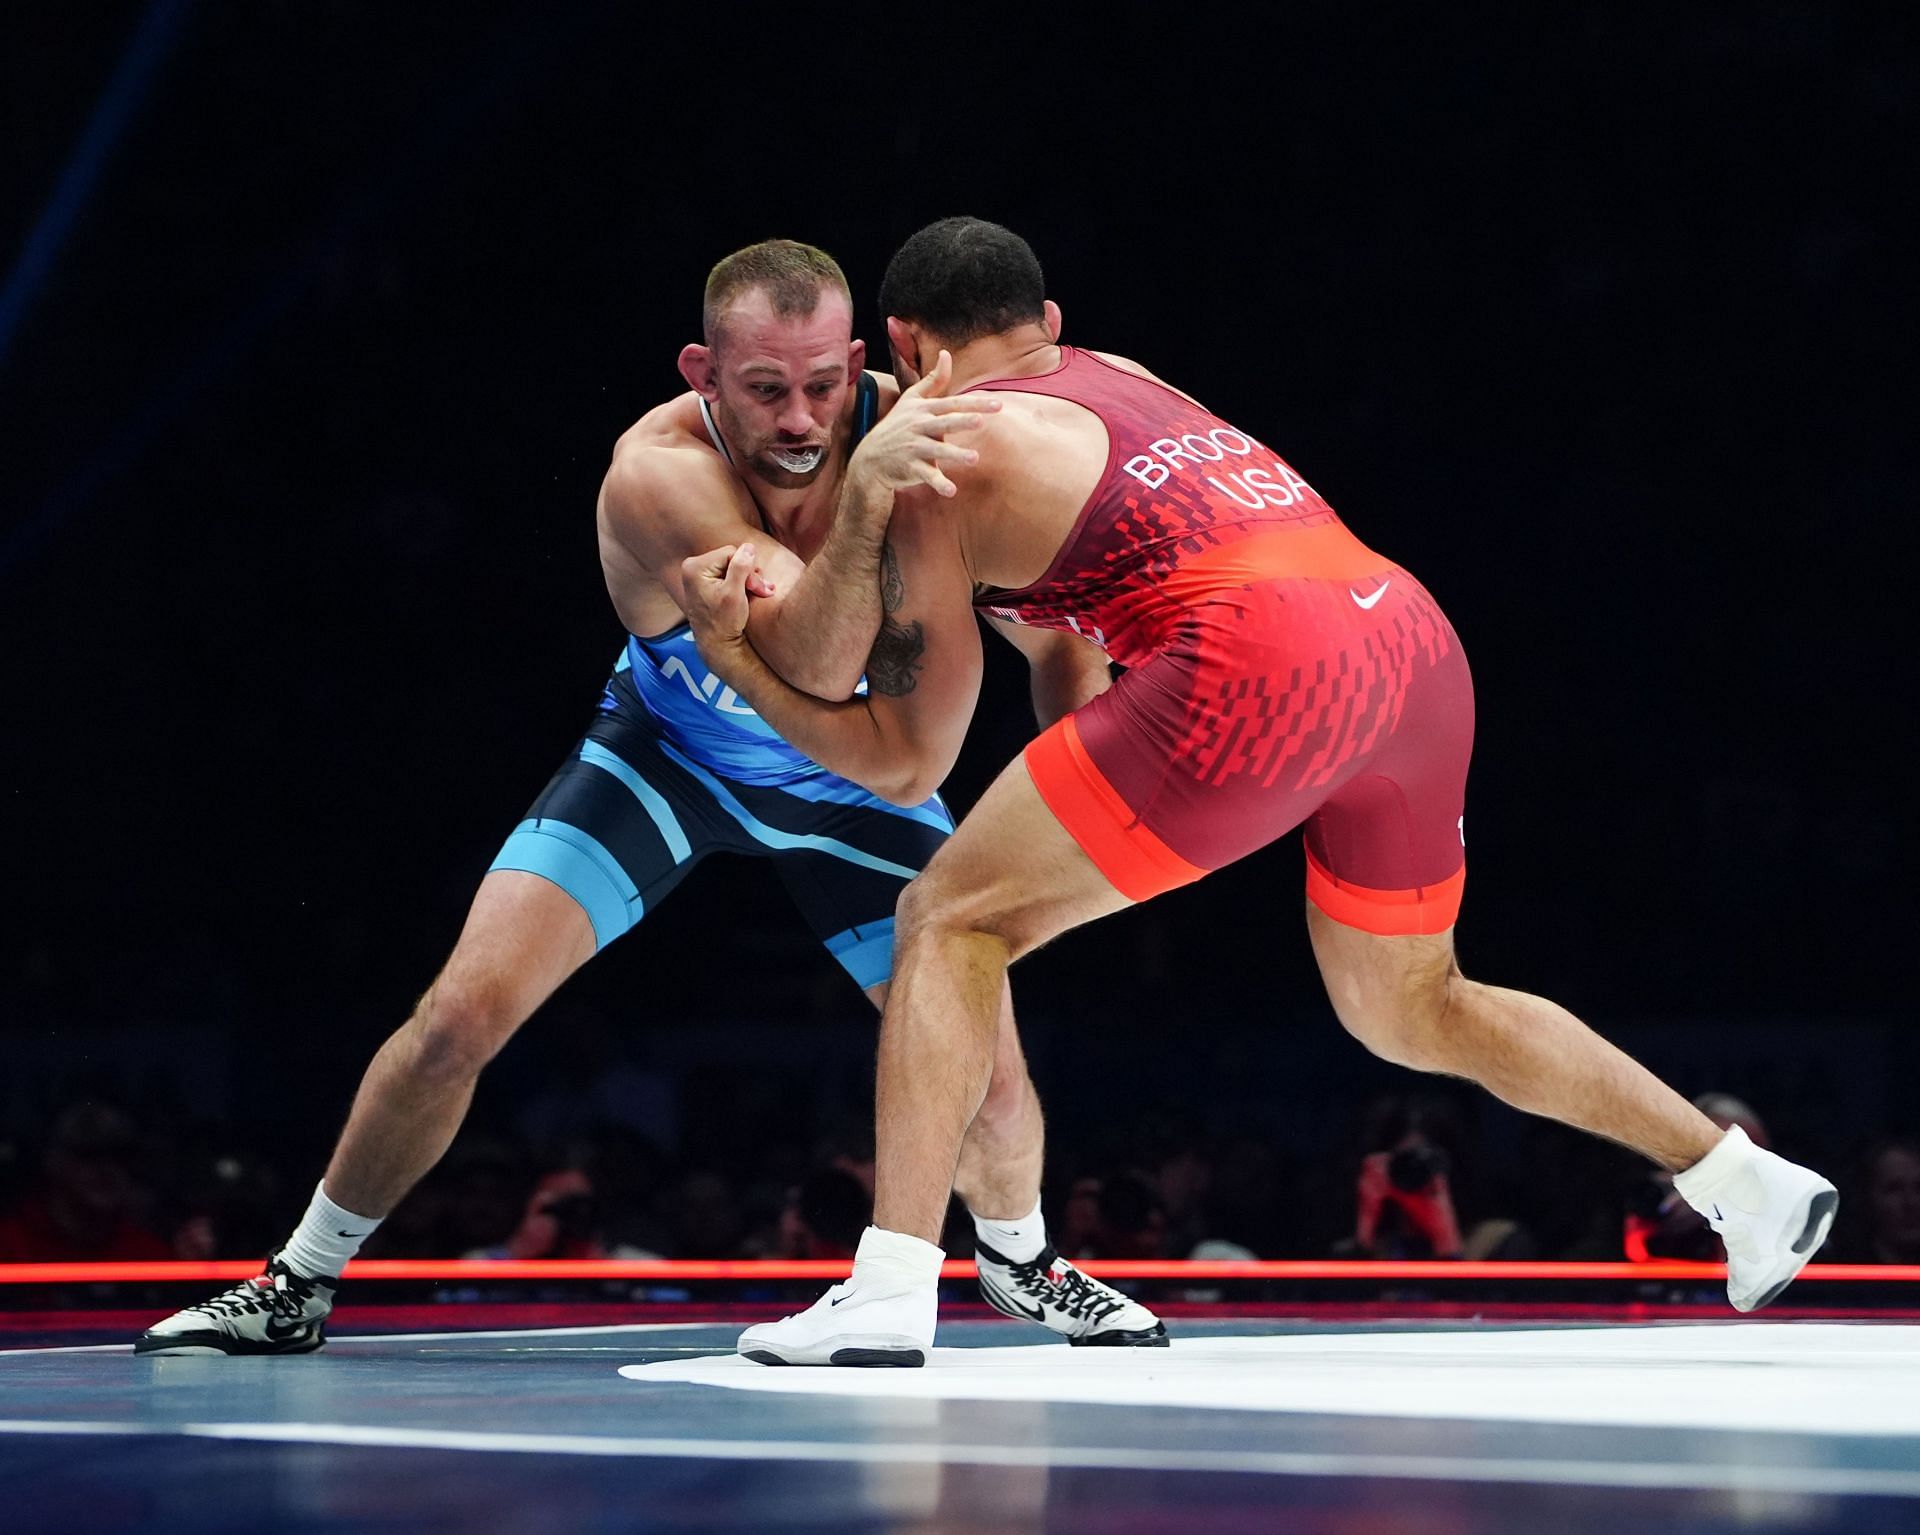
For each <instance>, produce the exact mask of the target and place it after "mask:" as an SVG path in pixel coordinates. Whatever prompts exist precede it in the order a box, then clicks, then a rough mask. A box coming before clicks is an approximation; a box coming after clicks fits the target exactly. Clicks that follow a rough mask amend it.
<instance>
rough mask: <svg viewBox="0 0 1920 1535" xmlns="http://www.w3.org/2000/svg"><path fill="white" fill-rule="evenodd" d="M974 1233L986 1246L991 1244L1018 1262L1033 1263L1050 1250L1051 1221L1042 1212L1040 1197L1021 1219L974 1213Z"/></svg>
mask: <svg viewBox="0 0 1920 1535" xmlns="http://www.w3.org/2000/svg"><path fill="white" fill-rule="evenodd" d="M973 1234H974V1235H975V1236H977V1237H978V1238H979V1239H980V1241H981V1244H982V1245H983V1246H986V1247H991V1248H992V1249H993V1250H994V1251H995V1252H997V1253H998V1254H1000V1256H1001V1257H1003V1258H1008V1259H1011V1260H1012V1261H1013V1262H1015V1263H1031V1262H1033V1260H1034V1259H1035V1258H1037V1257H1039V1256H1040V1254H1041V1253H1043V1252H1045V1251H1046V1250H1047V1222H1046V1217H1045V1216H1043V1215H1041V1213H1040V1201H1039V1200H1038V1199H1037V1198H1036V1199H1035V1200H1034V1202H1033V1208H1032V1209H1031V1210H1029V1211H1028V1212H1027V1213H1026V1214H1025V1215H1023V1216H1021V1217H1020V1218H1019V1219H1018V1220H1012V1221H990V1220H988V1219H986V1217H984V1216H980V1215H976V1216H974V1218H973Z"/></svg>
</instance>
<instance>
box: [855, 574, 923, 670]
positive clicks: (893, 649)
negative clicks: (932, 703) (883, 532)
mask: <svg viewBox="0 0 1920 1535" xmlns="http://www.w3.org/2000/svg"><path fill="white" fill-rule="evenodd" d="M906 600H907V583H906V581H905V580H904V579H903V578H902V577H901V575H900V561H899V559H898V557H897V556H895V554H894V552H893V544H892V543H891V542H888V543H886V544H884V545H882V546H881V549H880V606H881V608H882V610H883V611H882V612H881V615H880V632H879V634H877V635H876V636H874V641H873V649H872V651H870V652H869V653H868V655H867V691H868V692H871V693H879V694H882V695H883V696H885V697H888V698H898V697H900V696H901V695H902V694H904V693H911V692H912V691H913V690H914V689H915V688H916V687H918V686H919V684H920V678H919V675H918V674H919V671H920V662H921V657H922V656H924V655H925V654H926V650H927V632H926V628H925V626H923V625H922V624H921V623H920V622H919V620H917V619H916V620H915V621H914V622H912V623H910V624H903V623H901V622H900V621H899V620H898V619H897V618H895V617H894V614H896V613H898V612H899V611H900V608H901V605H902V604H903V603H904V602H905V601H906Z"/></svg>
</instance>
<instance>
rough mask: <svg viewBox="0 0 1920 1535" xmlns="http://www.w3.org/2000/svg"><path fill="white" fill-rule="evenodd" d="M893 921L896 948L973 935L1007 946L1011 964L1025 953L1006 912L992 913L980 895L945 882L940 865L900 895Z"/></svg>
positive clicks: (921, 876) (924, 874)
mask: <svg viewBox="0 0 1920 1535" xmlns="http://www.w3.org/2000/svg"><path fill="white" fill-rule="evenodd" d="M893 922H894V942H895V944H896V945H905V944H914V943H920V942H924V941H926V940H927V939H929V938H936V937H942V936H946V937H954V936H970V935H971V936H980V937H986V938H992V939H995V940H997V941H998V942H1000V943H1002V944H1004V945H1005V946H1006V949H1007V959H1008V961H1009V963H1011V962H1012V961H1013V960H1014V959H1017V958H1019V956H1020V955H1021V954H1022V953H1023V952H1025V947H1024V946H1023V945H1022V943H1021V941H1020V938H1019V935H1018V933H1017V932H1015V931H1014V924H1013V923H1012V922H1011V920H1010V919H1009V918H1008V916H1007V914H1006V913H1004V912H998V911H994V910H992V909H991V908H990V906H989V905H988V903H987V902H986V901H985V900H983V899H982V898H981V897H980V896H979V895H977V894H975V893H971V892H969V891H967V890H965V889H963V888H961V887H959V886H957V885H955V884H954V883H953V882H951V881H949V880H946V879H943V878H942V877H941V876H940V871H939V869H938V867H937V866H936V867H935V868H932V869H929V870H927V871H926V872H925V873H923V874H922V875H920V877H919V878H918V879H916V880H914V881H913V882H912V883H911V884H909V885H908V886H907V888H906V889H905V890H903V891H901V892H900V900H899V904H898V905H897V906H896V907H895V909H894V918H893Z"/></svg>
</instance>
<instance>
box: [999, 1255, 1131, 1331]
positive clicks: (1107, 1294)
mask: <svg viewBox="0 0 1920 1535" xmlns="http://www.w3.org/2000/svg"><path fill="white" fill-rule="evenodd" d="M1045 1258H1046V1255H1044V1254H1043V1255H1042V1257H1041V1258H1036V1259H1034V1260H1033V1261H1032V1262H1031V1263H1016V1264H1014V1265H1012V1267H1011V1269H1010V1272H1011V1273H1012V1275H1013V1282H1014V1283H1015V1284H1016V1285H1018V1286H1019V1287H1020V1289H1021V1290H1022V1291H1023V1292H1024V1293H1026V1294H1027V1295H1030V1296H1032V1297H1033V1298H1034V1299H1035V1300H1037V1301H1040V1302H1041V1303H1042V1304H1044V1305H1049V1306H1052V1307H1053V1308H1054V1309H1055V1310H1056V1311H1064V1312H1066V1314H1067V1315H1068V1316H1070V1317H1072V1318H1073V1319H1074V1320H1075V1321H1076V1322H1095V1323H1098V1322H1104V1321H1105V1320H1106V1319H1107V1318H1108V1317H1110V1316H1112V1315H1113V1314H1114V1312H1116V1311H1118V1310H1120V1309H1121V1308H1122V1307H1124V1306H1125V1305H1126V1304H1127V1298H1126V1297H1125V1296H1124V1295H1120V1294H1118V1293H1116V1292H1115V1291H1113V1290H1109V1289H1108V1288H1107V1287H1106V1286H1105V1285H1101V1284H1095V1283H1094V1281H1093V1280H1091V1279H1089V1278H1088V1277H1087V1276H1086V1275H1085V1274H1083V1273H1081V1272H1080V1270H1078V1269H1077V1268H1074V1267H1072V1266H1071V1265H1069V1264H1066V1263H1061V1264H1060V1270H1059V1277H1058V1278H1057V1279H1056V1278H1055V1277H1054V1271H1053V1269H1052V1268H1051V1267H1050V1266H1049V1265H1048V1262H1047V1261H1045ZM1053 1261H1054V1262H1058V1261H1059V1260H1058V1259H1055V1260H1053Z"/></svg>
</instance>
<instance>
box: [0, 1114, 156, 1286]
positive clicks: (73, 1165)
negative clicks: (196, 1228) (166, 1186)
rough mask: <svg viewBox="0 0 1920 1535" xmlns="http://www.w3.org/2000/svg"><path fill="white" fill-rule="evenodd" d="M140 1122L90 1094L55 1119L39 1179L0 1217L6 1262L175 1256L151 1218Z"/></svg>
mask: <svg viewBox="0 0 1920 1535" xmlns="http://www.w3.org/2000/svg"><path fill="white" fill-rule="evenodd" d="M140 1160H141V1152H140V1145H139V1139H138V1136H137V1135H136V1133H135V1130H134V1126H133V1121H132V1120H130V1119H128V1118H127V1116H126V1115H125V1114H123V1113H121V1112H120V1111H119V1110H118V1109H116V1108H112V1107H110V1106H109V1105H107V1104H104V1103H100V1102H96V1101H92V1100H88V1101H83V1102H80V1103H76V1104H74V1105H72V1106H71V1107H69V1108H68V1109H67V1110H66V1111H65V1112H63V1113H62V1114H61V1115H60V1116H59V1118H58V1119H57V1120H56V1121H55V1123H54V1127H53V1134H52V1136H51V1137H50V1138H49V1140H48V1144H47V1151H46V1157H45V1161H44V1164H43V1166H42V1168H41V1172H40V1176H39V1178H38V1179H37V1180H35V1181H33V1182H30V1183H29V1184H28V1185H27V1188H26V1192H25V1194H24V1195H23V1197H22V1198H21V1200H20V1202H19V1204H18V1205H17V1206H16V1207H15V1209H14V1210H13V1212H12V1214H10V1215H9V1216H8V1217H7V1218H6V1219H5V1220H0V1263H36V1262H37V1263H58V1262H103V1263H109V1262H123V1261H134V1260H140V1259H153V1258H170V1257H172V1256H173V1253H172V1251H171V1250H170V1249H169V1247H168V1246H167V1244H166V1242H165V1241H163V1240H162V1239H161V1238H160V1237H159V1236H158V1235H157V1234H155V1233H154V1232H153V1231H152V1230H151V1229H149V1226H148V1223H147V1213H146V1211H147V1204H148V1200H149V1197H150V1191H149V1190H148V1189H146V1188H144V1187H143V1186H142V1185H141V1183H140V1181H139V1180H138V1179H137V1178H135V1176H134V1171H133V1170H134V1168H135V1166H136V1165H137V1164H138V1163H139V1162H140Z"/></svg>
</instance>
